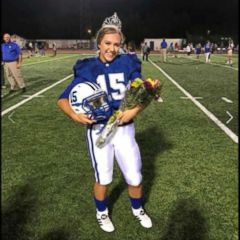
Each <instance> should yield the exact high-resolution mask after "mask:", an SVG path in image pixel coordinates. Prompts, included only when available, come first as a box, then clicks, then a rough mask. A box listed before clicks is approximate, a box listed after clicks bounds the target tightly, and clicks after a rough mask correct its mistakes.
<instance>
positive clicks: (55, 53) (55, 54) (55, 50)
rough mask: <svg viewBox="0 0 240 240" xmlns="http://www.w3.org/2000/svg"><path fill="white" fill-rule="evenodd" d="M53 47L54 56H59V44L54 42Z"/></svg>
mask: <svg viewBox="0 0 240 240" xmlns="http://www.w3.org/2000/svg"><path fill="white" fill-rule="evenodd" d="M52 49H53V57H55V56H57V44H56V43H55V42H53V44H52Z"/></svg>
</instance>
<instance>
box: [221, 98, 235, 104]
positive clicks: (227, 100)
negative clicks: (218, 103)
mask: <svg viewBox="0 0 240 240" xmlns="http://www.w3.org/2000/svg"><path fill="white" fill-rule="evenodd" d="M222 100H223V101H225V102H227V103H233V101H232V100H230V99H228V98H226V97H222Z"/></svg>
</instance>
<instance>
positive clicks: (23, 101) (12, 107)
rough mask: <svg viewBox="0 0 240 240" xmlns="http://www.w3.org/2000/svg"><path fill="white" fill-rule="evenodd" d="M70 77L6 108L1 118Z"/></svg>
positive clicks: (69, 76)
mask: <svg viewBox="0 0 240 240" xmlns="http://www.w3.org/2000/svg"><path fill="white" fill-rule="evenodd" d="M71 77H73V74H70V75H68V76H67V77H65V78H63V79H61V80H59V81H58V82H55V83H54V84H52V85H50V86H48V87H46V88H44V89H42V90H41V91H39V92H37V93H35V94H33V95H31V96H30V97H28V98H26V99H24V100H22V101H21V102H19V103H17V104H15V105H13V106H11V107H9V108H7V109H6V110H4V111H2V117H3V116H4V115H5V114H7V113H8V112H10V111H12V110H14V109H16V108H18V107H20V106H21V105H23V104H24V103H26V102H28V101H30V100H32V99H33V98H35V97H37V96H39V95H40V94H42V93H44V92H46V91H48V90H49V89H51V88H53V87H55V86H56V85H58V84H60V83H62V82H64V81H65V80H67V79H69V78H71Z"/></svg>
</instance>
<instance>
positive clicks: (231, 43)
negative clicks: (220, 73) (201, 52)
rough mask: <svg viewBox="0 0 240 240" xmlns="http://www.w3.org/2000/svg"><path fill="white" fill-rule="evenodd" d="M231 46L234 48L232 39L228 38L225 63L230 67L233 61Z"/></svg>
mask: <svg viewBox="0 0 240 240" xmlns="http://www.w3.org/2000/svg"><path fill="white" fill-rule="evenodd" d="M233 48H234V43H233V40H232V39H231V38H230V39H229V42H228V48H227V64H229V65H230V66H231V67H232V66H233V62H232V55H233Z"/></svg>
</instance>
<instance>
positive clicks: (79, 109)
mask: <svg viewBox="0 0 240 240" xmlns="http://www.w3.org/2000/svg"><path fill="white" fill-rule="evenodd" d="M69 104H70V106H71V107H72V109H73V110H74V112H75V113H84V114H87V115H88V116H90V118H91V119H94V120H96V121H101V120H105V119H108V118H109V117H110V116H111V114H112V109H111V107H110V105H109V102H108V98H107V94H106V92H105V91H103V90H102V89H101V88H100V86H99V85H97V84H96V83H93V82H83V83H79V84H77V85H76V86H74V87H73V89H72V90H71V92H70V94H69Z"/></svg>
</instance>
